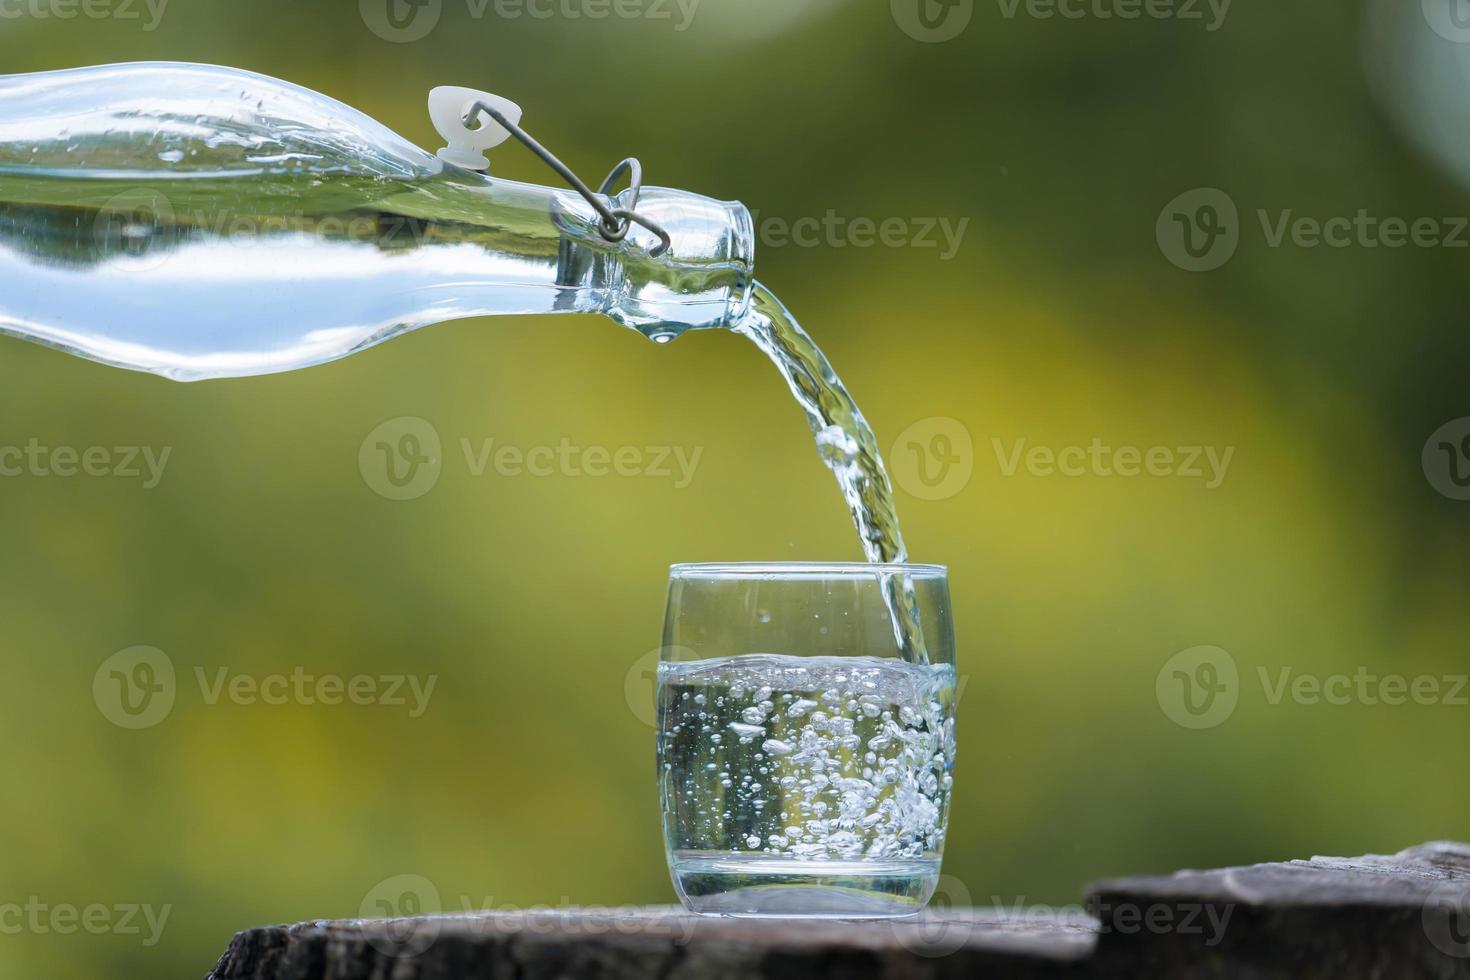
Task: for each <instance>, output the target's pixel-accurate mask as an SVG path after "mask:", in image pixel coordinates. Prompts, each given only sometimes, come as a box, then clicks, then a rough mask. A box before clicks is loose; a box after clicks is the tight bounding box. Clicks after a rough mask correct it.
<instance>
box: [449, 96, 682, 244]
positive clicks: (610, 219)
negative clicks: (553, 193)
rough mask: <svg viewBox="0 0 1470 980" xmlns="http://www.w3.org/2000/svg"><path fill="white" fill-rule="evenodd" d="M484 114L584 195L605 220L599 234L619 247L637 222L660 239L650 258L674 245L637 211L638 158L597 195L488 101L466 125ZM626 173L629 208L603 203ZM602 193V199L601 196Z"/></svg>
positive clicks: (472, 109)
mask: <svg viewBox="0 0 1470 980" xmlns="http://www.w3.org/2000/svg"><path fill="white" fill-rule="evenodd" d="M481 115H486V116H489V117H490V118H491V119H494V120H495V121H496V122H497V123H499V124H500V125H501V126H503V127H505V129H506V131H507V132H509V133H510V134H511V135H512V136H514V137H515V138H516V139H518V140H520V141H521V142H522V143H524V144H525V146H526V149H528V150H530V151H531V152H532V153H534V154H536V156H538V157H540V158H541V160H542V162H543V163H545V164H546V165H547V166H548V167H550V168H551V169H552V170H555V171H556V172H557V174H558V175H559V176H560V177H561V179H562V180H564V181H566V182H567V183H568V184H569V185H571V188H572V189H573V190H574V191H576V192H577V193H578V194H580V195H582V198H583V199H584V200H586V202H587V203H588V204H589V205H591V206H592V209H593V210H594V211H596V212H597V215H598V217H599V218H600V219H601V221H600V222H599V224H598V231H599V232H600V233H601V235H602V237H603V238H604V239H606V240H607V241H609V242H612V243H613V244H617V243H618V242H621V241H623V240H624V239H625V238H627V237H628V232H629V231H631V230H632V227H633V225H634V224H635V223H636V224H640V225H642V226H643V227H644V228H647V229H648V230H649V231H651V232H653V233H654V234H655V235H657V236H658V239H659V244H658V245H657V246H656V247H655V248H653V249H651V250H650V251H649V253H648V254H649V255H651V256H654V257H655V258H656V257H658V256H660V255H662V254H664V253H665V252H667V251H668V250H669V248H670V246H671V245H673V239H672V238H670V237H669V233H668V232H667V231H664V229H663V228H661V227H659V226H658V225H656V224H654V223H653V222H652V221H650V220H649V219H647V218H645V217H643V216H642V215H640V214H638V213H637V212H636V211H634V210H633V209H634V208H636V207H637V206H638V197H639V195H640V194H641V193H642V191H643V165H642V164H641V163H639V162H638V160H637V159H636V158H635V157H629V158H628V159H626V160H624V161H623V162H622V163H620V164H618V165H617V166H616V167H614V168H613V169H612V173H610V174H608V175H607V178H606V179H605V180H603V182H602V187H601V190H600V191H599V192H598V194H594V193H593V192H592V189H591V188H590V187H588V186H587V185H586V184H585V183H583V181H582V178H580V177H578V176H577V175H576V174H574V173H573V172H572V169H571V168H570V167H568V166H567V165H566V164H564V163H562V162H561V161H560V160H559V159H557V157H556V154H554V153H552V152H551V151H550V150H548V149H547V148H546V147H544V146H542V145H541V144H540V143H538V142H537V141H536V139H535V138H534V137H532V136H531V134H530V133H528V132H526V131H525V130H524V129H522V128H521V127H520V126H518V125H516V124H515V123H513V122H511V121H510V120H509V119H508V118H506V116H505V114H504V113H502V112H501V111H500V110H499V109H496V108H495V107H494V106H492V105H488V104H486V103H484V102H476V103H475V104H474V105H472V106H470V108H469V110H468V111H467V112H466V113H465V117H464V121H465V125H466V126H472V125H474V124H475V122H477V121H478V119H479V117H480V116H481ZM624 174H628V175H629V190H630V191H631V192H632V193H631V194H629V200H628V207H626V208H616V209H614V208H612V207H610V206H609V205H608V204H607V203H606V202H605V201H604V200H603V197H606V196H608V191H610V190H612V188H613V187H614V186H616V185H617V182H618V180H619V179H621V178H622V176H623V175H624ZM599 194H600V195H602V196H599Z"/></svg>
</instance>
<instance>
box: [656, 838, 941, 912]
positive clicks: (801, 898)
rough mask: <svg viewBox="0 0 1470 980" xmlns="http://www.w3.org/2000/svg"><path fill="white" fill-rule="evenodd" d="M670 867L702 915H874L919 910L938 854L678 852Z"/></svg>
mask: <svg viewBox="0 0 1470 980" xmlns="http://www.w3.org/2000/svg"><path fill="white" fill-rule="evenodd" d="M669 871H670V873H671V874H672V875H673V879H674V889H675V890H676V891H677V892H678V893H679V900H680V901H681V902H683V903H684V907H685V908H687V909H688V910H689V911H691V912H698V913H700V914H702V915H734V916H751V917H759V916H781V917H791V916H805V917H813V918H831V919H877V918H891V917H894V916H903V915H914V914H916V913H918V912H919V911H921V910H922V909H923V908H924V905H925V904H926V903H927V902H928V901H929V898H930V896H932V895H933V894H934V888H935V886H936V885H937V884H938V882H939V859H938V858H937V857H920V858H896V859H884V860H878V861H800V860H797V859H795V858H789V857H777V856H774V855H769V854H730V853H727V852H726V853H722V852H710V851H680V852H678V853H677V854H673V855H670V857H669Z"/></svg>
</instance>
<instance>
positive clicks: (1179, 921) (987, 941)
mask: <svg viewBox="0 0 1470 980" xmlns="http://www.w3.org/2000/svg"><path fill="white" fill-rule="evenodd" d="M1087 907H1088V909H1089V910H1091V912H1092V913H1093V914H1092V915H1086V914H1082V913H1081V912H1080V911H1076V910H1074V911H1070V912H1068V911H1064V910H1063V911H1057V912H1055V913H1047V912H1046V911H1045V910H1036V909H1032V910H1030V911H1028V912H1022V911H1019V910H1010V909H1000V908H995V909H951V910H933V911H930V912H926V913H924V914H923V915H921V916H918V917H915V918H911V919H900V920H887V921H876V922H838V921H822V920H792V919H765V920H755V919H723V918H706V917H700V916H691V915H689V914H687V913H685V912H683V911H682V910H680V909H677V908H672V907H669V908H663V907H653V908H644V909H629V910H621V911H591V910H576V909H570V910H556V911H552V910H546V911H528V912H485V913H473V914H465V915H439V916H422V917H418V918H412V919H385V920H346V921H340V922H307V923H301V924H299V925H294V926H266V927H261V928H258V929H249V930H247V931H245V932H242V933H240V934H239V935H237V936H236V937H235V939H234V941H233V942H231V943H230V946H229V948H228V949H227V950H226V951H225V954H224V955H223V956H222V957H221V958H220V961H219V963H217V964H216V965H215V967H214V969H213V970H212V971H211V972H210V973H209V975H208V980H327V978H332V980H481V978H483V980H491V978H494V980H501V978H504V980H553V978H561V977H569V978H570V977H575V978H616V980H624V978H626V980H645V978H660V980H695V978H701V980H702V978H718V980H746V978H750V980H754V978H773V980H786V978H791V980H819V978H849V977H851V978H854V980H856V978H891V980H907V978H914V980H921V978H922V980H928V978H936V980H937V978H947V977H1011V978H1018V980H1029V978H1107V980H1113V978H1119V980H1121V978H1129V980H1132V978H1155V977H1158V978H1163V977H1179V978H1202V980H1203V978H1210V980H1227V978H1229V980H1235V978H1246V980H1274V978H1282V980H1314V978H1323V980H1327V978H1331V980H1352V978H1358V977H1361V978H1365V980H1367V978H1375V980H1376V978H1381V980H1453V978H1467V980H1470V845H1465V844H1450V843H1439V844H1426V845H1423V846H1421V847H1415V848H1411V849H1409V850H1407V851H1402V852H1400V853H1398V854H1395V855H1393V856H1391V857H1383V856H1376V855H1374V856H1368V857H1360V858H1313V859H1311V860H1310V861H1292V862H1289V863H1285V864H1258V865H1254V866H1251V867H1246V868H1227V869H1222V870H1216V871H1181V872H1179V873H1178V874H1174V875H1170V876H1166V877H1143V878H1124V879H1119V880H1116V881H1108V882H1103V883H1101V884H1099V885H1097V886H1095V887H1094V888H1093V889H1092V891H1091V894H1090V897H1089V899H1088V901H1087Z"/></svg>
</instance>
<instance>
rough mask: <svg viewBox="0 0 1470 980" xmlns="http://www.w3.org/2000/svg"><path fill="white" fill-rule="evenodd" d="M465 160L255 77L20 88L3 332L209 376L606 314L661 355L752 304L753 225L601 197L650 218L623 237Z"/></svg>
mask: <svg viewBox="0 0 1470 980" xmlns="http://www.w3.org/2000/svg"><path fill="white" fill-rule="evenodd" d="M453 91H460V90H453ZM463 91H464V92H467V93H468V92H469V91H470V90H463ZM472 103H473V100H470V99H469V98H468V97H467V98H466V102H465V105H464V110H465V112H466V113H468V112H469V110H470V106H471V105H472ZM431 104H432V103H431ZM504 105H510V104H509V103H504ZM514 115H515V116H516V119H517V121H518V116H519V111H518V110H516V112H515V114H514ZM484 125H485V126H487V127H488V126H494V125H496V124H495V123H494V122H492V121H488V120H487V121H485V123H484ZM466 132H467V133H472V132H473V129H472V127H470V126H469V124H468V123H466ZM467 138H469V139H470V140H471V141H473V140H474V137H473V136H469V137H467ZM484 142H493V140H487V141H484ZM448 149H450V148H446V150H448ZM445 157H447V158H448V159H445ZM455 159H460V160H461V162H465V161H464V157H463V154H462V153H461V154H460V155H458V156H456V154H454V153H447V152H445V151H441V153H440V155H439V156H435V155H433V154H430V153H428V152H426V151H424V150H422V149H420V148H418V147H417V146H414V145H413V144H412V143H410V142H408V141H407V140H405V139H403V138H402V137H400V136H398V135H397V134H395V133H393V132H391V131H390V130H388V129H387V128H385V127H384V126H382V125H381V124H379V123H377V122H376V121H374V120H372V119H371V118H369V117H367V116H365V115H363V114H362V113H360V112H357V111H356V110H354V109H351V108H349V107H348V106H346V105H343V104H342V103H340V102H337V101H336V100H334V99H331V98H328V97H327V96H324V95H321V94H319V93H316V92H313V91H310V90H308V89H305V88H301V87H299V86H296V85H292V84H289V83H287V82H282V81H279V80H276V79H273V78H268V77H266V76H263V75H258V74H255V73H253V72H247V71H241V70H238V69H233V68H221V67H214V66H208V65H193V64H177V63H135V64H121V65H104V66H99V67H94V68H83V69H72V70H65V71H54V72H43V73H39V74H29V75H12V76H4V77H0V332H3V333H7V334H11V335H14V336H18V337H22V338H24V339H27V340H32V341H36V342H39V343H42V344H46V345H49V346H52V347H57V348H60V349H62V350H66V351H69V352H71V353H74V354H78V355H81V356H83V357H88V358H92V359H94V360H97V361H102V362H104V363H108V364H113V365H116V366H119V367H126V368H132V369H136V370H142V371H151V372H154V373H156V374H160V375H163V376H165V377H169V378H173V379H176V380H182V381H188V380H197V379H201V378H220V377H238V376H243V375H255V374H267V373H272V372H277V371H291V370H295V369H298V368H303V367H308V366H311V365H315V364H321V363H324V362H327V361H331V360H334V359H336V358H339V357H345V356H346V355H348V354H352V353H355V352H357V351H360V350H364V349H366V348H368V347H371V346H374V345H375V344H379V343H381V342H383V341H384V340H387V339H389V338H391V337H394V336H397V335H399V334H402V333H405V332H407V331H409V330H413V329H415V328H418V327H422V326H425V325H428V324H431V323H438V322H442V321H445V320H452V319H458V318H462V317H474V316H487V315H501V314H518V313H601V314H603V315H605V316H607V317H610V318H611V319H613V320H614V321H616V322H618V323H620V324H622V325H624V326H627V327H631V328H633V329H635V330H637V331H639V332H640V333H643V334H644V335H645V336H648V337H650V338H652V339H654V340H658V341H661V342H662V341H668V340H671V339H673V338H674V337H676V336H678V335H679V334H681V333H683V332H684V331H686V330H690V329H698V328H709V327H721V326H728V325H730V324H732V323H735V322H738V321H739V320H740V319H741V318H742V317H743V316H744V314H745V312H746V310H747V309H748V306H749V303H750V296H751V288H752V285H753V281H754V280H753V278H752V272H753V269H752V259H753V252H754V236H753V231H752V224H751V218H750V214H749V212H748V211H747V210H746V209H745V208H744V206H742V205H740V204H738V203H733V202H721V201H714V200H711V199H709V198H706V197H701V196H699V195H695V194H689V193H685V192H683V191H677V190H668V189H664V188H656V187H645V188H641V193H640V191H639V189H637V188H629V190H627V191H624V192H623V193H622V194H618V195H613V196H611V197H607V198H604V197H600V196H599V197H597V198H595V200H597V201H598V202H600V203H601V204H602V210H603V211H604V212H607V211H611V212H612V213H615V214H624V215H632V214H634V213H635V209H636V217H637V218H638V221H626V220H625V221H624V227H623V228H622V229H621V231H622V232H623V234H622V235H612V236H610V235H609V234H608V228H607V226H606V222H605V214H600V213H599V209H598V208H596V207H594V206H593V204H592V203H589V200H588V199H587V198H584V197H583V196H582V195H581V194H579V193H577V192H575V191H574V190H571V189H565V188H552V187H543V186H537V185H533V184H525V183H518V182H515V181H509V180H502V179H500V178H496V177H492V176H490V175H489V174H488V173H485V172H480V171H477V170H474V169H469V168H468V167H466V166H463V165H458V164H456V163H454V162H451V161H453V160H455ZM660 230H662V231H663V232H664V233H666V238H663V237H661V236H660V235H659V234H658V233H657V232H658V231H660ZM610 238H618V239H620V240H610Z"/></svg>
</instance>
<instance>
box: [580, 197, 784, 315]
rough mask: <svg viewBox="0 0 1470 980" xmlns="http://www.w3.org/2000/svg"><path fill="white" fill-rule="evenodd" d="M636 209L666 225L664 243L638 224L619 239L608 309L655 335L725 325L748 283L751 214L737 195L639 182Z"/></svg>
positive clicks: (744, 298) (747, 292)
mask: <svg viewBox="0 0 1470 980" xmlns="http://www.w3.org/2000/svg"><path fill="white" fill-rule="evenodd" d="M638 210H639V213H640V214H642V215H644V216H645V217H647V218H648V219H649V220H650V221H652V222H654V223H655V224H657V225H658V226H659V227H660V228H662V229H663V230H664V231H665V232H667V233H668V236H669V239H670V247H669V249H668V251H666V252H664V253H663V254H661V255H657V256H655V255H653V254H652V252H653V250H654V249H655V248H657V246H658V244H659V243H660V239H659V237H658V236H657V235H655V234H654V233H653V232H651V231H648V230H647V229H645V228H642V227H641V226H637V225H635V226H633V227H632V228H630V229H629V232H628V236H627V238H626V239H625V240H624V242H623V243H622V244H621V246H620V247H619V250H620V253H621V264H622V272H623V282H622V288H621V290H620V295H619V296H618V298H617V301H616V303H615V305H614V307H613V309H612V310H610V311H609V313H610V315H611V316H612V317H613V318H614V319H615V320H617V321H618V322H620V323H622V324H623V325H624V326H629V327H632V328H633V329H635V330H637V331H638V332H639V333H641V334H643V335H644V336H646V337H648V338H650V339H652V340H654V341H657V342H659V343H668V342H669V341H671V340H673V339H674V338H675V337H678V336H680V335H682V334H683V333H685V332H686V331H689V330H706V329H711V328H717V327H719V328H726V329H729V328H732V327H734V326H736V325H737V324H739V323H740V321H741V320H743V319H744V318H745V316H746V315H747V314H748V313H749V312H750V307H751V302H752V297H753V295H754V291H755V222H754V220H753V218H752V217H751V214H750V210H749V209H748V208H747V207H746V206H745V205H744V204H741V203H740V202H739V201H717V200H714V199H712V198H708V197H703V196H701V195H698V194H690V193H688V192H685V191H677V190H670V189H668V188H663V187H645V188H643V191H642V194H641V196H640V198H639V202H638Z"/></svg>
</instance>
